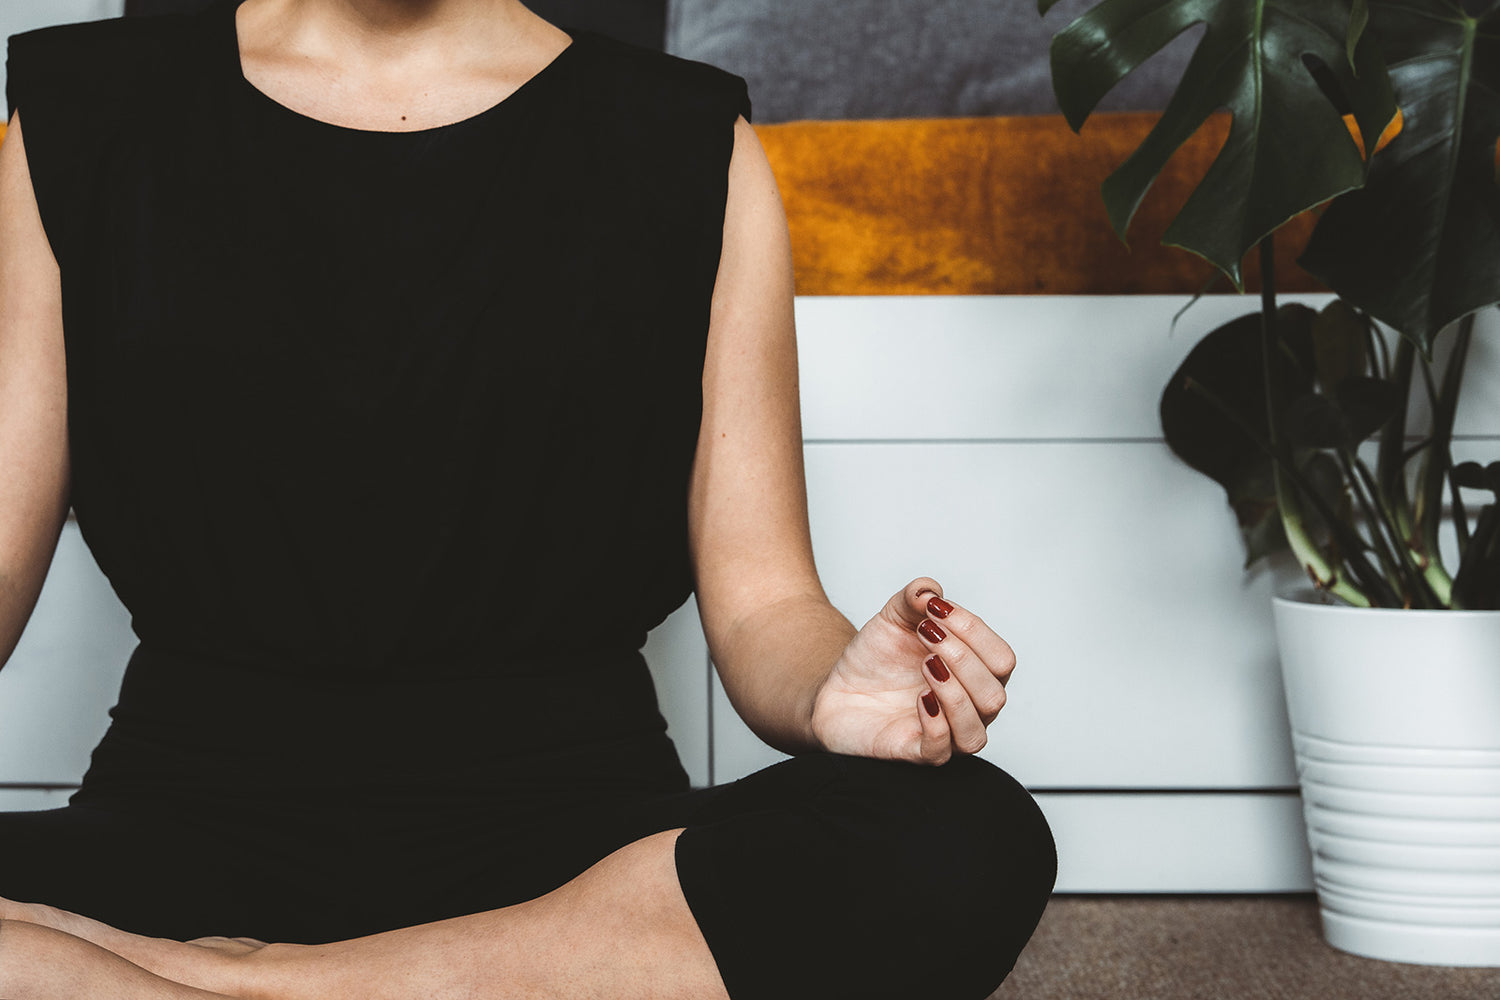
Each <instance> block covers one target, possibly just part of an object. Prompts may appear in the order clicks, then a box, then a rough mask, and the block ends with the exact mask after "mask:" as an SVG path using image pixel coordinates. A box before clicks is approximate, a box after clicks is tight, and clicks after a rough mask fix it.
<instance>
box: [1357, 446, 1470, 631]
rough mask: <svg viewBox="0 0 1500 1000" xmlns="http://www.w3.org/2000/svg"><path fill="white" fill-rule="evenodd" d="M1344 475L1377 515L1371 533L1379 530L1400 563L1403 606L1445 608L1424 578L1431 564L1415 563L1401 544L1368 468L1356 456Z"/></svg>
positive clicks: (1394, 525)
mask: <svg viewBox="0 0 1500 1000" xmlns="http://www.w3.org/2000/svg"><path fill="white" fill-rule="evenodd" d="M1341 458H1342V456H1341ZM1346 474H1347V475H1349V477H1350V478H1351V479H1353V480H1354V481H1355V482H1357V483H1361V484H1363V486H1364V488H1365V491H1366V492H1367V493H1368V494H1369V495H1370V498H1371V500H1372V501H1373V502H1374V505H1375V513H1376V514H1377V515H1378V517H1377V518H1375V519H1374V520H1373V521H1372V524H1373V525H1374V527H1372V532H1373V533H1375V534H1376V536H1377V537H1381V533H1380V531H1379V529H1381V528H1383V529H1384V536H1383V537H1384V538H1385V539H1387V540H1389V543H1390V544H1391V546H1392V549H1391V551H1392V552H1393V553H1394V554H1395V556H1396V558H1397V559H1399V560H1400V570H1401V572H1400V574H1399V578H1400V580H1401V589H1402V592H1403V593H1404V594H1405V595H1406V601H1405V602H1404V604H1403V606H1405V607H1411V605H1412V601H1413V600H1415V601H1416V604H1417V607H1419V608H1424V609H1426V608H1437V607H1441V606H1444V605H1446V603H1447V602H1446V601H1444V600H1442V599H1441V598H1440V597H1439V596H1438V594H1437V593H1435V592H1434V588H1433V587H1432V585H1431V582H1430V581H1429V580H1428V578H1427V576H1426V573H1427V570H1428V569H1429V568H1430V567H1431V565H1432V564H1431V562H1430V561H1429V560H1426V559H1424V560H1423V561H1422V562H1418V561H1417V557H1416V554H1415V553H1414V552H1413V551H1412V549H1411V547H1410V546H1409V545H1407V544H1405V542H1404V540H1403V538H1402V536H1401V533H1400V531H1399V530H1398V529H1397V527H1396V523H1395V521H1394V520H1392V518H1391V511H1390V509H1389V508H1388V507H1387V506H1386V504H1385V501H1384V498H1382V497H1381V495H1380V487H1379V486H1378V485H1377V484H1376V482H1375V477H1374V476H1373V475H1371V474H1370V469H1369V467H1368V466H1367V465H1365V463H1364V462H1363V461H1362V460H1361V459H1360V458H1359V456H1358V455H1357V454H1356V455H1355V456H1354V461H1353V462H1352V464H1351V465H1350V467H1349V468H1347V469H1346ZM1368 514H1369V511H1368V509H1367V510H1366V515H1367V516H1368Z"/></svg>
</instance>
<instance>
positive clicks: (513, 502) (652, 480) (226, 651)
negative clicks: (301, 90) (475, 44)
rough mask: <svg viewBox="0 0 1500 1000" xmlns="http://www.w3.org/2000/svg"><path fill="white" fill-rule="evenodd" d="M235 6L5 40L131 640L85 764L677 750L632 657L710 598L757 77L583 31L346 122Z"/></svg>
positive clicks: (101, 547)
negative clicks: (491, 90)
mask: <svg viewBox="0 0 1500 1000" xmlns="http://www.w3.org/2000/svg"><path fill="white" fill-rule="evenodd" d="M236 6H237V0H223V2H220V3H217V4H214V5H212V6H210V7H209V8H208V9H206V10H205V11H203V12H201V13H199V14H193V15H179V16H173V15H169V16H163V17H153V18H139V19H130V20H124V21H120V20H116V21H110V22H87V23H85V24H81V25H65V26H62V27H61V28H54V29H43V31H42V32H33V33H27V35H29V36H31V37H30V39H29V40H28V44H27V47H25V48H22V49H20V50H19V56H18V49H17V46H16V43H15V42H14V41H12V46H11V62H10V73H11V77H12V81H11V85H10V88H9V90H10V95H11V99H12V102H13V103H14V104H16V105H18V106H19V107H20V108H21V111H22V116H23V118H24V119H25V125H26V136H27V150H28V156H29V158H30V160H31V164H32V171H33V174H34V176H35V177H36V180H37V183H36V190H37V197H38V203H39V206H40V207H41V209H42V212H43V220H44V223H45V224H46V226H47V229H48V235H49V239H50V240H51V241H52V244H53V249H54V252H55V253H56V254H57V256H58V259H59V263H60V266H61V269H62V275H63V297H64V324H65V329H66V339H67V360H68V385H69V438H70V456H71V463H72V483H73V485H72V502H73V506H74V510H75V512H76V514H77V518H78V522H79V527H80V529H81V530H82V532H83V535H84V538H85V539H86V540H87V542H88V543H89V545H90V547H91V549H92V551H93V552H94V554H95V557H96V558H97V560H98V561H99V564H100V566H101V568H102V569H103V570H104V571H105V573H106V574H107V575H108V576H109V578H110V580H111V582H112V584H113V585H114V587H115V589H116V591H117V592H118V594H119V595H120V597H121V598H122V600H123V601H124V603H125V604H126V606H127V607H128V608H129V610H130V612H131V614H132V618H133V623H134V626H135V628H136V631H137V634H138V635H139V637H140V638H141V640H142V643H141V647H140V648H139V649H138V650H137V652H136V654H135V656H134V657H133V658H132V663H131V666H130V669H129V671H128V672H127V677H126V681H125V686H124V691H123V693H122V697H121V703H120V705H119V706H118V707H117V709H116V711H115V713H114V716H115V721H114V724H113V726H112V729H111V732H110V735H109V736H108V737H106V740H105V743H104V744H103V745H102V746H101V748H100V750H99V751H98V752H96V754H95V759H94V767H93V769H92V771H91V773H90V777H89V780H88V781H87V782H86V791H87V790H88V788H90V787H92V788H93V789H95V790H96V791H100V790H104V789H106V788H113V787H119V788H124V787H127V786H131V785H132V783H134V784H135V785H142V786H150V787H157V788H163V789H167V790H176V791H180V790H183V789H184V788H195V789H198V788H201V787H203V786H204V785H205V784H211V783H213V782H214V781H215V780H217V778H216V776H222V775H224V774H226V773H229V774H236V775H240V776H241V777H244V776H250V778H249V780H251V782H252V783H254V782H256V781H260V782H264V783H265V784H267V785H270V784H273V783H275V784H277V785H278V786H279V787H286V785H287V783H288V782H291V783H294V784H295V783H296V782H298V781H305V782H308V783H311V784H314V785H318V786H320V787H326V786H327V785H328V784H330V783H335V784H337V783H349V782H369V783H382V782H389V781H391V780H406V779H409V780H411V781H412V782H414V783H421V782H424V781H428V780H430V779H432V778H433V777H434V776H437V775H452V774H454V773H455V771H461V772H463V773H464V774H466V775H467V777H466V779H465V780H474V779H475V778H476V776H477V777H480V778H482V777H483V776H484V775H489V774H499V773H502V772H505V771H506V769H507V768H510V769H513V768H514V767H515V766H516V763H517V762H518V761H523V760H543V761H545V760H549V759H561V757H566V758H567V759H570V760H574V761H577V760H582V759H584V758H587V759H590V760H593V759H594V758H596V757H599V756H601V754H600V753H599V751H600V749H601V748H609V747H611V746H615V747H621V746H642V747H644V746H650V747H651V748H652V749H651V750H650V751H649V753H648V754H647V756H648V757H649V758H650V759H651V760H652V761H654V762H655V764H654V765H653V766H654V767H655V769H656V773H657V774H658V775H659V776H666V777H667V778H670V780H672V781H680V780H681V770H680V767H677V766H676V762H675V757H673V758H672V759H671V760H670V761H669V760H668V759H667V758H668V756H670V754H665V753H663V752H662V749H663V747H664V746H665V747H669V746H670V744H669V743H666V742H665V737H664V736H663V735H662V734H663V730H664V723H663V721H662V719H661V716H660V714H659V713H658V712H657V709H656V703H655V698H654V693H653V691H652V690H651V683H650V678H649V675H648V674H647V673H646V670H645V667H644V663H643V661H642V660H641V658H640V655H639V652H638V650H639V647H640V645H641V643H642V642H643V640H644V637H645V633H646V631H647V630H648V629H650V628H651V627H652V626H654V625H655V624H656V623H658V622H659V621H660V620H661V619H662V618H664V617H665V616H666V615H667V614H668V613H669V612H670V611H671V610H672V609H673V608H675V607H676V606H677V605H678V604H680V603H681V602H682V601H683V600H684V599H685V598H686V597H687V596H688V594H689V592H690V589H691V570H690V566H689V562H688V555H687V540H686V494H687V479H688V475H689V471H690V467H691V458H692V452H693V448H694V445H695V442H696V435H697V425H698V418H699V413H700V380H701V372H702V358H703V344H704V338H705V335H706V331H707V320H708V306H709V297H710V295H711V292H712V285H713V277H714V274H715V271H716V268H717V263H718V252H719V246H720V243H719V240H720V236H721V232H722V222H723V208H724V196H725V186H726V183H727V181H726V176H725V172H726V169H727V164H728V157H729V151H730V148H731V143H732V123H733V120H734V117H735V115H736V114H740V113H745V114H747V115H748V110H749V109H748V100H747V99H746V98H745V96H744V90H743V81H741V80H739V78H737V77H733V76H730V75H729V74H727V73H723V72H722V71H719V70H716V69H713V68H712V67H708V66H705V65H703V64H698V63H688V62H686V61H684V60H678V59H674V58H673V57H670V56H665V55H662V54H660V53H652V52H647V51H646V50H641V49H635V48H631V47H628V46H624V45H622V44H620V43H616V42H612V41H610V40H609V39H606V38H604V37H602V36H598V35H594V34H591V33H589V32H583V31H573V30H570V31H569V33H570V34H571V35H573V37H574V41H573V43H572V44H571V45H570V46H569V47H568V48H567V49H565V50H564V51H563V53H562V54H561V55H560V56H558V57H557V59H556V60H555V61H554V62H553V63H551V64H549V65H548V66H547V67H546V68H545V69H543V70H542V71H541V72H540V73H538V74H537V75H536V76H534V77H533V78H532V79H530V80H529V81H528V82H527V83H526V84H525V85H524V86H522V87H521V88H520V89H519V90H517V91H516V92H515V93H514V94H512V95H511V96H510V97H508V98H506V99H505V100H503V101H501V102H500V103H498V104H496V105H493V106H492V107H490V108H488V109H486V110H484V111H482V112H480V113H478V114H476V115H473V116H471V117H469V118H466V119H463V120H461V121H458V122H454V123H451V124H448V125H443V126H438V127H434V128H429V129H421V130H418V131H412V132H376V131H367V130H360V129H353V128H348V127H344V126H339V125H334V124H330V123H327V122H323V121H319V120H317V119H314V118H311V117H308V116H305V115H302V114H299V113H298V112H295V111H293V110H291V109H289V108H287V107H285V106H283V105H280V104H278V103H276V102H275V101H274V100H272V99H271V98H269V97H268V96H267V95H265V94H264V93H262V92H260V91H259V90H257V89H255V88H254V87H253V86H251V85H250V83H249V82H248V81H247V80H246V79H245V77H244V76H243V73H242V70H241V65H240V61H239V55H238V48H237V43H236V38H235V34H234V9H235V7H236ZM27 35H23V36H16V37H21V38H27ZM38 35H42V36H44V37H41V38H38V37H36V36H38ZM603 756H608V754H604V755H603ZM627 756H628V755H627ZM621 759H623V758H621ZM590 766H593V765H590Z"/></svg>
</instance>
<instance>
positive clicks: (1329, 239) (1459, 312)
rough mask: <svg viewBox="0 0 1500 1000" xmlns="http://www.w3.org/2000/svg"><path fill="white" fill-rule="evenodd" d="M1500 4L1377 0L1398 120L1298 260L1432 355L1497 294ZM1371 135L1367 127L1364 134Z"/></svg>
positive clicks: (1372, 29) (1375, 16)
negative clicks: (1356, 186)
mask: <svg viewBox="0 0 1500 1000" xmlns="http://www.w3.org/2000/svg"><path fill="white" fill-rule="evenodd" d="M1497 7H1500V3H1496V2H1494V0H1489V2H1485V3H1477V4H1476V3H1470V4H1469V5H1468V8H1469V9H1470V10H1475V9H1478V10H1479V11H1480V13H1479V14H1478V15H1475V16H1471V15H1470V14H1468V13H1466V12H1465V8H1464V7H1463V6H1461V5H1460V4H1458V3H1457V2H1456V0H1370V26H1369V29H1368V30H1367V31H1366V33H1365V34H1366V37H1369V38H1375V39H1378V41H1379V43H1380V46H1381V48H1382V50H1383V53H1384V56H1385V60H1386V62H1387V64H1388V65H1389V67H1390V78H1391V82H1392V85H1393V87H1394V89H1395V93H1396V101H1397V103H1398V104H1400V106H1401V112H1402V119H1403V121H1402V127H1401V131H1400V132H1399V133H1398V134H1397V135H1396V137H1395V138H1394V139H1392V140H1391V142H1390V144H1389V145H1387V146H1386V147H1385V149H1383V150H1381V152H1380V153H1379V154H1378V155H1376V156H1375V157H1373V158H1372V160H1371V166H1370V177H1369V182H1368V184H1367V185H1366V186H1365V187H1364V188H1363V189H1362V190H1359V191H1355V192H1351V193H1350V194H1347V195H1345V196H1344V197H1342V198H1340V199H1339V200H1338V201H1336V202H1334V203H1333V204H1332V205H1330V206H1329V207H1328V210H1327V211H1326V212H1324V213H1323V216H1322V218H1321V219H1320V220H1319V221H1318V226H1317V228H1316V229H1315V230H1314V231H1313V236H1312V239H1311V241H1310V242H1309V243H1308V246H1307V251H1306V253H1304V254H1303V255H1302V257H1301V258H1300V259H1299V260H1298V263H1299V264H1301V265H1302V267H1303V268H1305V269H1306V270H1308V271H1309V272H1311V273H1312V274H1313V275H1314V276H1316V277H1317V278H1319V279H1320V280H1322V281H1323V282H1324V283H1325V284H1327V285H1328V286H1329V287H1331V288H1333V289H1334V290H1335V291H1337V292H1338V293H1339V294H1341V295H1343V296H1344V297H1345V298H1346V299H1348V300H1349V301H1350V302H1352V303H1354V304H1355V305H1357V306H1359V307H1360V308H1362V309H1364V310H1365V311H1366V312H1369V313H1370V314H1371V315H1373V316H1375V318H1377V319H1379V320H1382V321H1384V322H1386V323H1389V324H1390V325H1391V326H1392V327H1394V328H1395V329H1397V330H1399V331H1401V332H1402V333H1403V334H1404V335H1406V336H1407V337H1410V338H1411V339H1412V341H1413V342H1414V343H1415V344H1416V345H1417V346H1418V347H1419V348H1420V349H1421V351H1422V353H1423V354H1424V355H1425V356H1427V357H1428V358H1429V359H1430V358H1431V356H1432V340H1433V337H1434V336H1435V335H1436V334H1437V332H1438V331H1439V330H1441V329H1442V328H1443V327H1445V326H1447V325H1448V324H1449V323H1451V322H1453V321H1454V320H1456V319H1458V318H1459V317H1461V316H1464V315H1466V314H1468V313H1470V312H1473V311H1474V310H1476V309H1480V308H1482V307H1484V306H1487V305H1489V304H1490V303H1493V302H1497V301H1500V188H1497V186H1496V183H1495V143H1496V140H1497V139H1500V13H1496V8H1497ZM1366 134H1368V133H1366Z"/></svg>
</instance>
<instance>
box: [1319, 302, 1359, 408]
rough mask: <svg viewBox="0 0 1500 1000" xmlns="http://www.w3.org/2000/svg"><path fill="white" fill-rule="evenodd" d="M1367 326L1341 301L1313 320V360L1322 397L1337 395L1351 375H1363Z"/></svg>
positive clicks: (1325, 308) (1327, 307)
mask: <svg viewBox="0 0 1500 1000" xmlns="http://www.w3.org/2000/svg"><path fill="white" fill-rule="evenodd" d="M1369 335H1370V334H1369V324H1368V323H1367V322H1366V321H1365V319H1364V317H1363V316H1361V315H1360V314H1359V313H1357V312H1355V311H1354V310H1353V309H1352V308H1350V307H1349V304H1348V303H1347V302H1345V301H1344V300H1343V299H1334V300H1333V301H1332V302H1330V303H1328V305H1327V306H1325V307H1324V308H1323V311H1322V312H1320V313H1318V316H1317V319H1315V320H1313V325H1312V343H1313V359H1314V364H1315V367H1316V370H1317V376H1318V385H1319V386H1321V387H1322V389H1323V391H1324V392H1326V393H1333V392H1337V391H1338V387H1339V385H1340V383H1342V382H1343V381H1344V379H1346V378H1349V377H1350V376H1351V375H1363V374H1364V373H1365V370H1366V369H1365V362H1366V361H1367V360H1368V356H1367V354H1366V350H1365V347H1366V344H1367V343H1368V341H1369Z"/></svg>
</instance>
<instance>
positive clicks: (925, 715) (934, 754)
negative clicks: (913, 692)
mask: <svg viewBox="0 0 1500 1000" xmlns="http://www.w3.org/2000/svg"><path fill="white" fill-rule="evenodd" d="M917 718H919V719H921V720H922V742H921V745H920V746H919V747H918V748H917V752H918V754H919V755H920V756H921V758H922V763H924V764H946V763H947V762H948V758H950V757H952V756H953V740H952V738H951V737H950V736H949V730H948V719H947V717H946V716H944V715H943V706H942V703H941V702H940V701H938V698H937V695H936V694H934V693H933V692H931V691H923V692H922V696H921V697H920V698H918V699H917Z"/></svg>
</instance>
